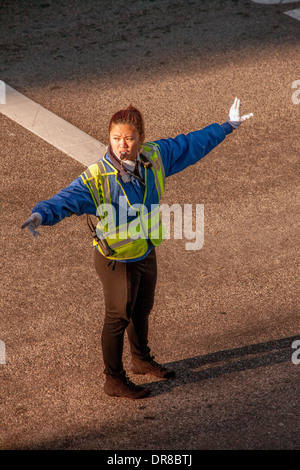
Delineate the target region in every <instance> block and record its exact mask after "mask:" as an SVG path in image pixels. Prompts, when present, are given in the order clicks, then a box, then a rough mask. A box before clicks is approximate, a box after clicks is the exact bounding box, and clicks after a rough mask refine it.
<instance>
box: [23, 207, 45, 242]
mask: <svg viewBox="0 0 300 470" xmlns="http://www.w3.org/2000/svg"><path fill="white" fill-rule="evenodd" d="M42 220H43V219H42V216H41V214H40V213H39V212H34V213H33V214H31V216H30V217H29V218H28V219H27V220H26V222H24V224H23V225H22V226H21V228H25V227H27V228H28V230H29V232H30V233H31V235H32V236H33V237H34V238H37V235H41V234H40V232H37V231H36V230H35V229H36V228H38V226H39V225H41V223H42Z"/></svg>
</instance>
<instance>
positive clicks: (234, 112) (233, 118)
mask: <svg viewBox="0 0 300 470" xmlns="http://www.w3.org/2000/svg"><path fill="white" fill-rule="evenodd" d="M240 106H241V102H240V100H239V99H238V98H235V100H234V102H233V105H232V106H231V108H230V111H229V116H228V119H227V121H226V122H228V123H229V124H230V125H231V127H233V128H234V129H237V128H238V127H240V125H241V124H242V123H243V122H244V121H246V120H247V119H249V118H251V117H252V116H253V113H250V114H245V115H244V116H241V115H240Z"/></svg>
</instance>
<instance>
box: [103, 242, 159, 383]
mask: <svg viewBox="0 0 300 470" xmlns="http://www.w3.org/2000/svg"><path fill="white" fill-rule="evenodd" d="M108 262H109V260H108V259H107V258H105V257H104V256H102V255H101V253H99V251H98V250H97V249H95V267H96V271H97V273H98V276H99V278H100V280H101V283H102V286H103V291H104V299H105V320H104V326H103V330H102V338H101V340H102V352H103V361H104V365H105V369H104V372H105V374H109V375H113V376H119V375H120V374H122V373H123V371H124V369H123V361H122V355H123V344H124V334H125V330H126V332H127V336H128V340H129V345H130V351H131V354H133V355H136V356H137V357H139V358H143V357H145V356H147V355H148V354H149V352H150V348H149V347H148V316H149V313H150V311H151V309H152V307H153V303H154V292H155V285H156V278H157V266H156V254H155V249H153V250H152V251H151V252H150V253H149V255H148V256H147V257H146V258H145V259H143V260H142V261H135V262H132V263H120V262H116V265H115V269H114V270H113V269H112V265H110V266H109V267H108V266H107V264H108Z"/></svg>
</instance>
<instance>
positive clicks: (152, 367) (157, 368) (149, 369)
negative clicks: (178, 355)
mask: <svg viewBox="0 0 300 470" xmlns="http://www.w3.org/2000/svg"><path fill="white" fill-rule="evenodd" d="M153 358H154V356H147V357H146V358H144V359H139V358H138V357H136V356H132V359H131V371H132V372H133V373H134V374H150V375H154V376H155V377H159V378H160V379H171V378H173V377H175V371H174V370H170V369H167V368H166V367H163V366H162V365H161V364H158V362H155V361H154V360H153Z"/></svg>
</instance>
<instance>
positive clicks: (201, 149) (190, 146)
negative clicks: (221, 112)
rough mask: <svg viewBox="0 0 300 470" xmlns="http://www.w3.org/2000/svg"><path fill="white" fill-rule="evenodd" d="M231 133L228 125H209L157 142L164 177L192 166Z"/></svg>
mask: <svg viewBox="0 0 300 470" xmlns="http://www.w3.org/2000/svg"><path fill="white" fill-rule="evenodd" d="M232 131H233V129H232V127H231V126H230V124H229V123H227V122H225V123H224V124H222V125H220V124H211V125H210V126H207V127H205V128H204V129H201V130H199V131H195V132H190V133H189V134H187V135H185V134H180V135H178V136H177V137H175V138H169V139H161V140H157V141H156V142H155V143H156V144H157V145H158V147H159V149H160V154H161V158H162V161H163V164H164V168H165V174H166V176H171V175H174V174H175V173H178V172H179V171H182V170H184V169H185V168H187V167H188V166H190V165H194V164H195V163H197V162H198V161H199V160H201V158H203V157H205V155H207V154H208V153H209V152H210V151H211V150H213V149H214V148H215V147H216V146H217V145H219V144H220V143H221V142H222V141H223V140H224V139H225V137H226V135H228V134H230V133H231V132H232Z"/></svg>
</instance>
